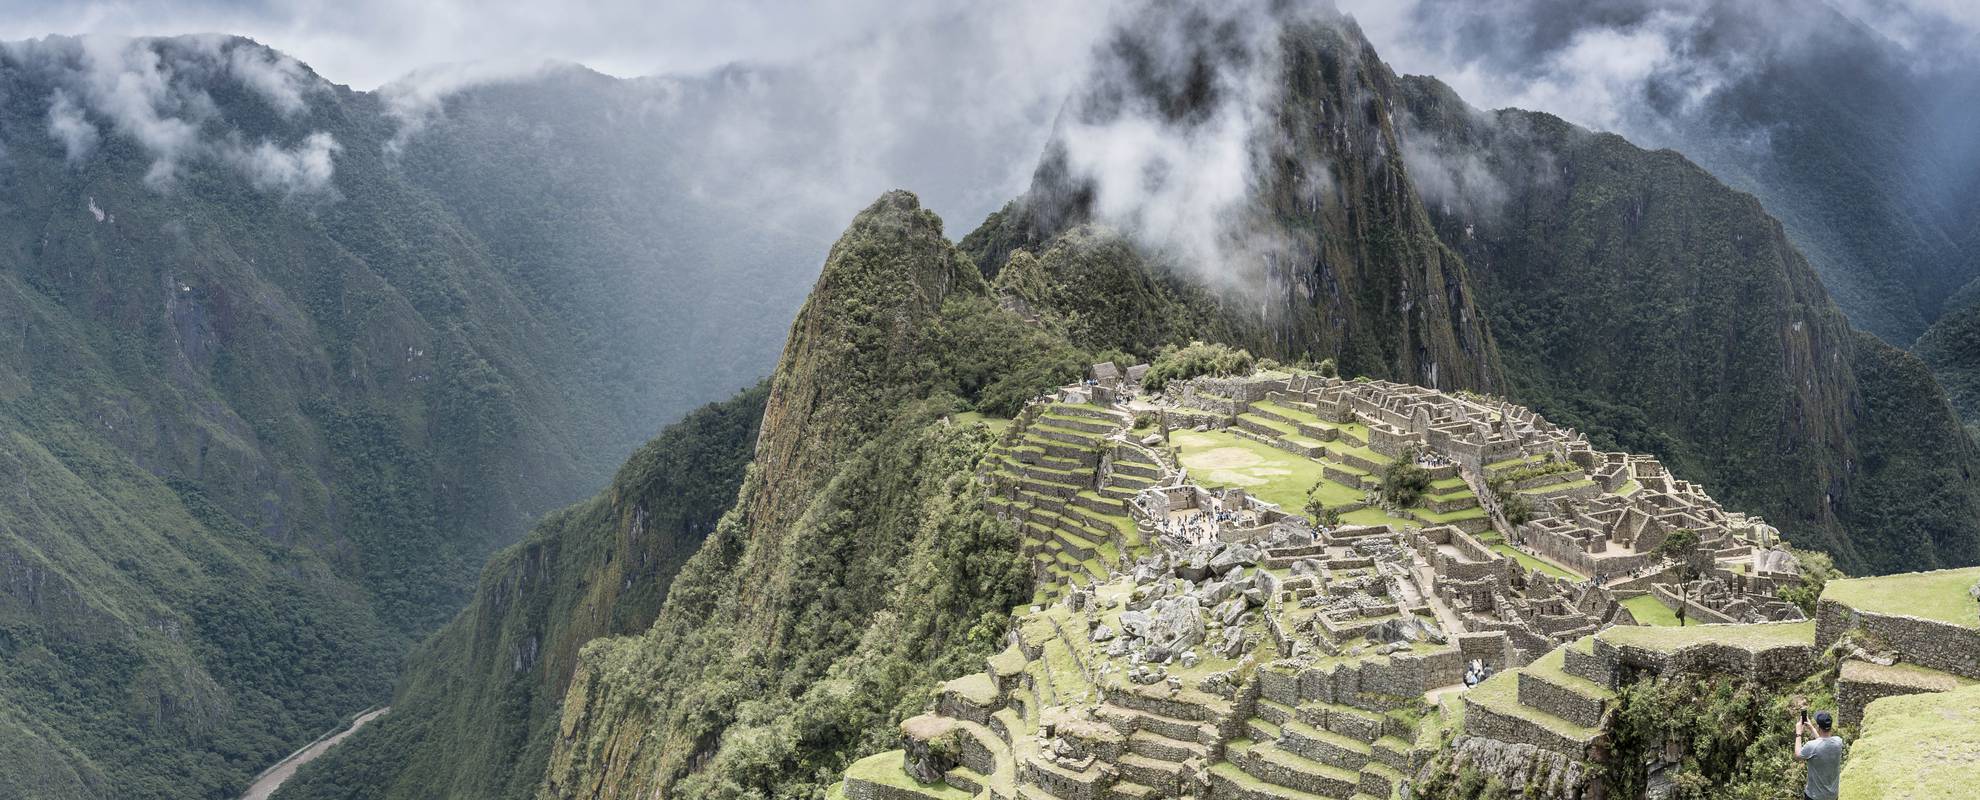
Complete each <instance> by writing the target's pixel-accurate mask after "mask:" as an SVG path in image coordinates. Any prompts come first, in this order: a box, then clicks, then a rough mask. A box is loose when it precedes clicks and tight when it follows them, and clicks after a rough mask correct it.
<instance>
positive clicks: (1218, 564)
mask: <svg viewBox="0 0 1980 800" xmlns="http://www.w3.org/2000/svg"><path fill="white" fill-rule="evenodd" d="M1259 555H1260V553H1259V551H1258V548H1256V547H1252V546H1250V545H1242V544H1238V545H1231V546H1230V547H1226V548H1224V551H1223V552H1221V553H1218V554H1217V555H1216V556H1214V557H1212V558H1211V559H1210V564H1209V566H1210V571H1211V572H1214V573H1217V574H1218V575H1223V574H1225V573H1227V572H1230V571H1231V570H1234V569H1237V568H1239V567H1249V566H1251V565H1253V564H1256V563H1258V556H1259Z"/></svg>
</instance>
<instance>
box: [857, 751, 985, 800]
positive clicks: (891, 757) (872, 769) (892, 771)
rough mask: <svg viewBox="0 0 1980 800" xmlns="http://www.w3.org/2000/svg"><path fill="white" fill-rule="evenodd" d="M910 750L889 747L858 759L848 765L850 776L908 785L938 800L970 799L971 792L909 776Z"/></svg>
mask: <svg viewBox="0 0 1980 800" xmlns="http://www.w3.org/2000/svg"><path fill="white" fill-rule="evenodd" d="M905 757H906V754H905V753H903V752H902V751H900V750H888V751H887V752H884V753H875V754H873V755H870V756H867V757H865V758H862V759H860V760H858V761H854V762H853V764H852V766H850V767H847V768H846V779H847V780H860V781H865V782H867V783H872V784H878V785H880V786H888V787H892V788H895V789H904V790H907V791H910V792H915V793H917V794H920V795H922V796H924V797H929V798H934V800H969V796H970V795H969V793H968V792H965V791H963V790H961V789H958V788H956V787H954V786H950V785H948V784H946V783H922V782H921V781H917V780H915V779H914V778H913V777H911V776H909V775H908V774H907V772H906V771H905V770H903V769H902V768H901V764H902V759H904V758H905Z"/></svg>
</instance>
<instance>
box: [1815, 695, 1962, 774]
mask: <svg viewBox="0 0 1980 800" xmlns="http://www.w3.org/2000/svg"><path fill="white" fill-rule="evenodd" d="M1975 786H1980V687H1972V688H1966V689H1960V690H1958V691H1953V692H1945V693H1942V694H1915V695H1908V696H1904V697H1886V698H1883V699H1881V700H1877V701H1874V702H1872V703H1871V704H1870V706H1869V708H1868V709H1866V711H1865V712H1864V719H1863V735H1862V737H1861V738H1859V739H1858V740H1857V741H1855V742H1851V743H1850V752H1849V758H1848V759H1847V760H1846V761H1844V763H1843V773H1842V800H1899V798H1903V799H1904V800H1955V798H1959V799H1961V800H1963V799H1964V798H1970V797H1972V796H1973V793H1974V787H1975Z"/></svg>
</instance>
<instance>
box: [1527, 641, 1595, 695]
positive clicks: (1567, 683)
mask: <svg viewBox="0 0 1980 800" xmlns="http://www.w3.org/2000/svg"><path fill="white" fill-rule="evenodd" d="M1520 669H1523V670H1525V671H1527V672H1529V673H1532V674H1533V677H1535V678H1539V679H1541V680H1543V681H1546V682H1548V683H1551V684H1553V685H1555V686H1559V687H1562V688H1564V689H1567V690H1569V691H1571V692H1574V693H1575V694H1578V695H1581V696H1582V697H1592V698H1596V699H1602V700H1606V699H1609V698H1612V697H1615V696H1616V693H1615V692H1612V691H1609V688H1608V687H1606V686H1603V685H1601V684H1599V683H1596V682H1594V681H1591V680H1589V679H1587V678H1583V677H1581V676H1579V675H1569V674H1568V671H1567V648H1566V647H1556V648H1554V649H1552V650H1549V651H1547V654H1546V655H1544V656H1541V657H1540V658H1539V659H1537V660H1535V661H1534V662H1533V663H1531V664H1528V665H1526V666H1524V667H1521V668H1520Z"/></svg>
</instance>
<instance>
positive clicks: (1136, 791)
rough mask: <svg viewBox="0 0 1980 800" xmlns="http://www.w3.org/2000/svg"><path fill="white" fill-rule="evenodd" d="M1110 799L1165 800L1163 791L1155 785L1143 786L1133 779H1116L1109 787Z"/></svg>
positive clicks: (1108, 795)
mask: <svg viewBox="0 0 1980 800" xmlns="http://www.w3.org/2000/svg"><path fill="white" fill-rule="evenodd" d="M1107 798H1108V800H1163V796H1162V793H1161V792H1158V791H1156V790H1155V787H1153V786H1143V785H1141V784H1139V783H1134V782H1132V781H1116V782H1115V783H1114V785H1112V786H1109V787H1107Z"/></svg>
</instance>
